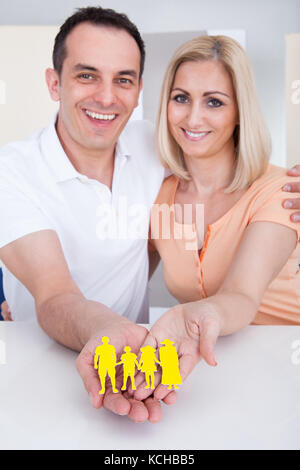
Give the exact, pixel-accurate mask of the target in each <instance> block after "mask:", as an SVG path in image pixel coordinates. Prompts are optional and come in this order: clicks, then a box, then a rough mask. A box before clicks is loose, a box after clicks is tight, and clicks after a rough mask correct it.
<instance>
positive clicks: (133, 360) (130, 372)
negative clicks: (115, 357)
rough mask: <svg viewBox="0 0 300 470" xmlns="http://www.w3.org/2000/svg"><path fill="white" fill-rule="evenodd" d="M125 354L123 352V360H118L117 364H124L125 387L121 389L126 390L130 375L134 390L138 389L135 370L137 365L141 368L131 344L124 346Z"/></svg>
mask: <svg viewBox="0 0 300 470" xmlns="http://www.w3.org/2000/svg"><path fill="white" fill-rule="evenodd" d="M124 351H125V354H122V356H121V361H120V362H117V364H116V365H117V366H118V365H119V364H123V387H122V388H121V390H126V383H127V379H128V377H129V376H130V379H131V385H132V390H136V386H135V383H134V371H135V365H136V366H137V368H139V363H138V362H137V356H136V354H134V353H133V352H130V351H131V347H130V346H125V348H124Z"/></svg>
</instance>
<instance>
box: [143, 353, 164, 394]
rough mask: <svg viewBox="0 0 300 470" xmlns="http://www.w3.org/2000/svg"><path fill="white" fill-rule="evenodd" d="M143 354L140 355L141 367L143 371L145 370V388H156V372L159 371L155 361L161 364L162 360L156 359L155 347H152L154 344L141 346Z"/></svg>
mask: <svg viewBox="0 0 300 470" xmlns="http://www.w3.org/2000/svg"><path fill="white" fill-rule="evenodd" d="M141 351H142V354H141V357H140V362H139V369H141V371H142V372H145V378H146V384H147V385H146V387H145V388H151V389H152V390H153V389H154V388H155V387H154V372H156V371H157V369H156V365H155V362H157V364H160V362H159V361H158V360H157V359H156V357H155V349H154V348H152V346H144V347H143V348H141ZM150 379H151V387H150Z"/></svg>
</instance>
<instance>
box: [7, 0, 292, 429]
mask: <svg viewBox="0 0 300 470" xmlns="http://www.w3.org/2000/svg"><path fill="white" fill-rule="evenodd" d="M53 59H54V69H48V70H47V72H46V80H47V84H48V88H49V92H50V95H51V97H52V99H54V100H56V101H59V103H60V106H59V112H58V116H57V119H56V122H53V123H52V124H51V125H50V126H49V127H48V128H46V129H45V130H42V131H39V132H38V133H36V134H35V135H33V136H32V137H31V138H30V139H27V140H26V141H23V142H20V143H14V144H11V145H7V146H5V147H4V148H3V149H2V151H1V156H0V175H1V176H0V210H1V216H2V217H1V230H0V258H1V260H2V261H3V263H4V265H5V268H4V288H5V294H6V298H7V301H8V305H9V307H10V309H11V312H12V316H13V319H18V318H22V319H25V318H26V315H27V318H31V317H32V315H33V312H34V311H35V310H36V316H37V320H38V322H39V324H40V325H41V327H42V328H43V329H44V330H45V331H46V333H47V334H48V335H49V336H51V337H53V338H54V339H55V340H57V341H58V342H60V343H62V344H64V345H65V346H67V347H69V348H72V349H74V350H77V351H81V353H80V355H79V357H78V360H77V368H78V371H79V373H80V375H81V377H82V379H83V382H84V385H85V388H86V390H87V392H88V393H89V394H90V397H91V400H92V403H93V406H94V407H95V408H100V407H101V406H102V405H103V406H105V407H106V408H107V409H110V410H111V411H113V412H115V413H118V414H123V415H128V416H129V418H130V419H132V420H134V421H145V420H146V419H149V420H150V421H153V422H154V421H159V420H160V419H161V407H160V403H159V401H157V400H155V399H154V398H152V397H148V398H146V399H145V400H144V401H138V400H135V399H133V398H132V397H131V396H130V395H127V394H121V393H118V394H113V393H112V390H110V391H109V390H108V391H107V392H106V393H105V395H104V396H99V378H98V374H97V373H96V371H95V370H94V363H93V355H94V351H95V349H96V347H97V346H98V344H99V341H100V339H101V337H103V336H108V337H109V338H110V341H111V344H113V345H114V346H115V348H116V353H117V355H118V354H121V352H122V351H123V349H124V346H125V345H129V344H130V346H131V348H132V350H133V351H135V352H138V351H139V349H140V346H141V345H142V344H143V343H144V341H145V338H146V336H147V330H146V329H145V328H143V327H141V326H139V325H137V324H136V323H135V322H138V323H141V322H143V321H145V320H146V317H145V312H146V311H147V299H146V289H147V276H148V261H147V241H146V239H145V238H144V239H143V238H141V239H130V238H129V239H128V238H127V239H126V238H124V239H122V240H119V241H118V240H116V239H105V240H101V239H100V237H99V236H98V235H99V231H98V223H99V220H100V221H101V220H102V219H101V217H102V215H103V213H102V212H101V211H102V208H103V206H105V207H110V208H111V210H112V213H114V214H116V213H117V209H118V202H119V200H120V198H121V197H125V198H126V201H127V202H128V205H129V206H131V205H132V204H134V203H136V202H138V203H140V204H142V205H143V206H144V207H145V208H146V209H147V211H148V214H149V212H150V207H151V205H152V203H153V202H154V201H155V198H156V195H157V193H158V190H159V187H160V184H161V182H162V179H163V171H162V169H161V168H160V166H159V164H158V163H157V161H156V159H155V155H154V148H153V145H154V144H153V134H152V130H151V129H149V128H148V127H147V126H146V124H145V123H143V122H136V123H130V124H129V125H128V126H126V129H124V127H125V125H126V124H127V122H128V120H129V118H130V115H131V113H132V112H133V110H134V108H135V107H136V105H137V102H138V96H139V92H140V90H141V86H142V80H141V76H142V71H143V62H144V46H143V42H142V40H141V38H140V35H139V33H138V31H137V29H136V27H135V26H134V25H133V24H132V23H131V22H130V21H129V20H128V18H127V17H125V16H124V15H120V14H118V13H116V12H114V11H112V10H104V9H102V8H84V9H81V10H79V11H78V12H77V13H75V14H74V15H73V16H72V17H70V18H69V19H68V20H67V21H66V22H65V23H64V25H63V26H62V27H61V30H60V32H59V34H58V36H57V38H56V41H55V47H54V53H53ZM297 170H300V168H299V169H297ZM299 172H300V171H299ZM294 190H296V191H299V190H300V188H294ZM298 203H299V202H298ZM294 207H295V208H297V207H296V206H294ZM299 207H300V204H299ZM128 217H129V215H128ZM147 223H148V220H147V221H145V223H144V225H145V226H147ZM119 379H120V378H119ZM117 380H118V378H117ZM119 383H120V382H119ZM175 398H176V395H175V392H171V393H170V394H169V395H166V396H165V397H164V401H165V403H172V402H174V401H175Z"/></svg>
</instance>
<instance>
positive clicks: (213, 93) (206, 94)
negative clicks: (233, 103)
mask: <svg viewBox="0 0 300 470" xmlns="http://www.w3.org/2000/svg"><path fill="white" fill-rule="evenodd" d="M173 91H181V92H182V93H184V94H185V95H188V96H189V95H190V94H189V92H188V91H186V90H183V88H173V89H172V90H171V92H173ZM216 94H218V95H223V96H227V98H230V96H229V95H227V94H226V93H223V92H222V91H218V90H210V91H206V92H205V93H203V96H209V95H216Z"/></svg>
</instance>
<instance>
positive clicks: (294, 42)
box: [286, 33, 300, 166]
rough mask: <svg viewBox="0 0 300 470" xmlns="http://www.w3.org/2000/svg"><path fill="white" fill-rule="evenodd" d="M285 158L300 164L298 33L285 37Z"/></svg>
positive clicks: (289, 164)
mask: <svg viewBox="0 0 300 470" xmlns="http://www.w3.org/2000/svg"><path fill="white" fill-rule="evenodd" d="M286 157H287V165H288V166H292V165H294V164H296V163H298V164H300V33H298V34H289V35H288V36H286Z"/></svg>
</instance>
